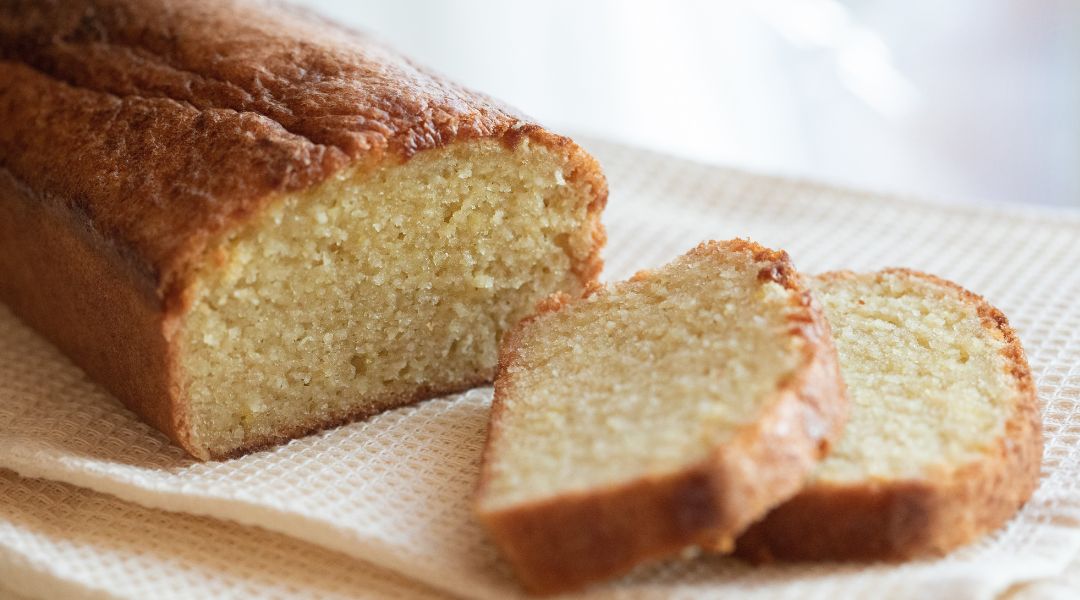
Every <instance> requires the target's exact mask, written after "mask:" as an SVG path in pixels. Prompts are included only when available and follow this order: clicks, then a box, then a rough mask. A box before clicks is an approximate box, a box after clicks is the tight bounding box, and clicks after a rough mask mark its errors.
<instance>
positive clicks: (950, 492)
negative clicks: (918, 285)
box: [736, 269, 1043, 561]
mask: <svg viewBox="0 0 1080 600" xmlns="http://www.w3.org/2000/svg"><path fill="white" fill-rule="evenodd" d="M883 273H901V274H904V275H908V276H911V277H918V278H922V279H925V280H927V281H930V282H932V283H935V284H937V285H940V286H943V287H945V288H948V289H951V290H953V291H954V292H955V293H956V294H957V295H958V296H959V297H960V298H961V299H962V300H963V301H965V302H968V303H970V304H972V305H974V306H975V307H976V308H977V310H978V314H979V316H980V317H981V319H982V322H983V326H984V327H985V328H986V329H988V330H992V331H996V332H999V334H1000V335H1001V337H1002V339H1003V340H1005V342H1006V343H1007V346H1006V347H1005V348H1004V349H1003V350H1002V353H1003V354H1004V355H1005V358H1006V360H1007V363H1006V364H1007V365H1008V366H1007V368H1008V370H1009V375H1010V377H1012V378H1013V380H1014V381H1015V392H1016V394H1015V405H1014V410H1013V412H1012V415H1011V417H1010V418H1009V419H1008V421H1006V423H1005V432H1004V435H1002V437H1000V438H999V439H998V440H997V441H996V443H995V445H994V447H993V449H992V450H991V451H989V452H988V453H987V455H986V456H985V457H983V458H982V459H981V460H978V461H975V462H972V463H969V464H967V465H963V466H961V467H959V468H957V469H956V470H955V471H953V472H950V473H947V474H944V475H939V474H935V476H934V477H928V478H926V479H918V480H904V481H882V482H870V483H863V484H852V485H842V484H835V483H832V484H830V483H818V484H811V485H809V486H808V487H807V488H805V489H804V490H803V491H801V492H800V493H799V494H798V495H796V496H795V497H794V498H792V499H791V500H789V501H788V502H787V503H785V504H783V505H781V506H779V507H778V508H776V509H774V510H773V511H772V512H770V513H769V514H768V515H767V516H766V517H765V519H764V520H763V521H761V522H759V523H757V524H755V525H754V526H752V527H751V528H750V529H749V530H748V531H747V532H746V533H745V534H744V535H743V536H742V537H740V538H739V540H738V542H737V545H736V553H737V554H739V555H740V556H743V557H745V558H748V559H751V560H754V561H768V560H774V559H779V560H798V561H813V560H851V561H869V560H902V559H907V558H912V557H916V556H923V555H942V554H944V553H946V552H947V551H949V550H951V549H953V548H956V547H958V546H961V545H963V544H966V543H968V542H971V541H972V540H974V539H975V538H977V537H979V536H981V535H983V534H985V533H987V532H989V531H993V530H995V529H997V528H999V527H1001V526H1002V525H1003V524H1004V523H1006V522H1007V521H1008V520H1009V519H1010V518H1012V516H1013V515H1014V514H1015V513H1016V512H1017V511H1018V510H1019V509H1020V507H1021V506H1023V505H1024V503H1025V502H1026V501H1027V500H1028V498H1030V497H1031V494H1032V493H1033V492H1034V490H1035V488H1036V487H1037V486H1038V481H1039V470H1040V464H1041V460H1042V451H1043V439H1042V421H1041V419H1040V416H1039V406H1038V401H1037V399H1036V395H1035V386H1034V384H1033V383H1032V378H1031V371H1030V369H1029V367H1028V363H1027V359H1026V357H1025V355H1024V350H1023V348H1022V347H1021V345H1020V340H1019V338H1018V337H1017V336H1016V333H1015V332H1014V331H1013V330H1012V328H1011V327H1010V326H1009V322H1008V320H1007V319H1006V318H1005V315H1003V314H1002V313H1001V311H999V310H998V309H996V308H994V307H993V306H991V305H990V304H989V303H987V302H986V300H984V299H983V298H982V297H980V296H977V295H975V294H973V293H971V292H969V291H968V290H966V289H964V288H962V287H960V286H958V285H956V284H955V283H952V282H950V281H946V280H944V279H940V278H938V277H935V276H933V275H928V274H925V273H920V272H917V271H912V270H909V269H887V270H885V271H883ZM819 277H821V278H825V279H839V278H851V277H855V275H854V274H852V273H849V272H833V273H826V274H824V275H821V276H819Z"/></svg>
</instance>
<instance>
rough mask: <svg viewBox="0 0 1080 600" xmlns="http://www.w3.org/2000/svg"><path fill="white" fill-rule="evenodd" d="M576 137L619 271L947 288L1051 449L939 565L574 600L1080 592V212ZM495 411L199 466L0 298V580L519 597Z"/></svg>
mask: <svg viewBox="0 0 1080 600" xmlns="http://www.w3.org/2000/svg"><path fill="white" fill-rule="evenodd" d="M583 145H584V146H585V147H586V149H588V150H589V151H590V152H592V153H594V155H595V156H597V158H599V160H600V162H601V164H602V165H603V167H604V169H605V171H606V172H607V175H608V177H609V179H610V184H611V201H610V203H609V205H608V210H607V213H606V215H605V217H604V220H605V222H606V225H607V227H608V232H609V236H610V242H609V248H608V250H607V251H606V253H605V255H606V260H607V265H608V266H607V269H606V271H605V278H606V279H609V280H612V279H619V278H624V277H626V276H628V275H630V274H631V273H633V272H634V271H636V270H638V269H641V268H648V267H656V266H659V265H661V264H663V263H665V262H667V261H668V260H670V259H671V258H672V257H674V256H677V255H679V254H682V253H683V252H685V251H686V250H687V249H688V248H691V247H692V246H694V245H696V244H697V243H698V242H700V241H702V240H706V239H728V238H732V237H750V238H752V239H754V240H755V241H757V242H759V243H761V244H763V245H766V246H769V247H774V248H784V249H786V250H788V252H789V253H790V254H791V256H792V258H793V260H794V262H795V264H796V266H797V267H798V268H799V269H800V270H801V271H803V272H806V273H816V272H822V271H828V270H833V269H841V268H844V269H854V270H872V269H878V268H882V267H887V266H905V267H911V268H915V269H920V270H924V271H928V272H931V273H934V274H936V275H940V276H942V277H945V278H948V279H951V280H953V281H956V282H957V283H960V284H961V285H963V286H965V287H968V288H969V289H972V290H974V291H976V292H978V293H980V294H982V295H984V296H985V297H986V298H987V299H988V300H989V301H990V302H991V303H992V304H994V305H995V306H997V307H999V308H1000V309H1002V310H1003V311H1004V312H1005V313H1006V314H1007V315H1008V316H1009V318H1010V321H1011V323H1012V325H1013V326H1014V327H1015V329H1016V330H1017V331H1018V332H1019V334H1020V337H1021V340H1022V341H1023V343H1024V347H1025V349H1026V350H1027V353H1028V358H1029V360H1030V362H1031V366H1032V371H1033V374H1034V377H1035V381H1036V383H1037V386H1038V391H1039V399H1040V402H1041V404H1042V409H1043V417H1044V424H1045V435H1046V453H1045V456H1044V463H1043V472H1042V481H1041V484H1040V487H1039V489H1038V491H1037V492H1036V493H1035V496H1034V497H1033V498H1032V500H1031V501H1030V502H1029V503H1028V505H1027V506H1026V507H1025V508H1024V509H1023V510H1022V511H1021V513H1020V514H1019V515H1018V517H1017V518H1016V519H1014V520H1013V521H1012V522H1010V524H1009V525H1008V526H1007V527H1006V528H1004V529H1003V530H1001V531H999V532H997V533H995V534H994V535H991V536H988V537H986V538H984V539H982V540H980V541H979V542H977V543H975V544H973V545H971V546H968V547H965V548H962V549H960V550H959V551H956V552H954V553H952V554H950V555H949V556H947V557H945V558H942V559H937V560H927V561H916V562H911V563H905V564H900V565H870V566H857V565H834V564H824V565H773V566H767V567H761V568H753V567H750V566H748V565H746V564H743V563H741V562H738V561H736V560H733V559H728V558H723V557H713V556H699V557H697V558H694V559H692V560H686V561H670V562H666V563H662V564H659V565H653V566H650V567H646V568H642V569H640V570H638V571H636V572H635V573H633V574H631V575H630V576H628V577H625V578H623V579H620V580H618V581H615V582H612V583H610V584H606V585H601V586H598V587H595V588H592V589H590V590H588V591H587V592H585V593H583V594H582V595H581V596H582V597H589V598H608V597H618V598H678V597H686V598H708V597H726V596H728V595H731V596H737V597H743V598H758V597H760V598H800V599H802V598H833V597H875V598H923V597H949V598H958V599H963V598H993V597H997V596H999V595H1001V594H1004V593H1007V592H1008V593H1011V594H1017V595H1018V597H1029V596H1028V594H1029V593H1034V594H1036V596H1031V597H1037V596H1041V593H1039V592H1041V591H1046V590H1049V591H1051V592H1052V591H1054V590H1060V589H1066V590H1067V589H1068V588H1069V587H1070V586H1069V585H1068V582H1069V581H1072V582H1075V581H1080V579H1078V578H1076V577H1074V576H1071V575H1070V573H1071V572H1072V571H1074V570H1076V569H1077V567H1076V564H1074V566H1073V567H1072V569H1070V568H1069V565H1070V563H1073V561H1074V557H1077V556H1078V555H1080V300H1077V299H1078V298H1080V268H1078V265H1080V213H1076V214H1073V213H1066V212H1044V211H1036V210H1027V209H1017V208H1009V209H992V208H986V207H970V206H948V205H937V204H927V203H923V202H919V201H914V200H910V199H902V198H894V197H886V196H880V195H874V194H867V193H861V192H851V191H845V190H839V189H835V188H832V187H827V186H822V185H818V184H812V183H807V182H800V181H793V180H787V179H780V178H772V177H764V176H760V175H750V174H746V173H741V172H736V171H731V170H726V169H720V168H716V167H710V166H705V165H699V164H695V163H691V162H687V161H683V160H680V159H675V158H671V157H667V156H662V155H658V154H653V153H650V152H646V151H642V150H638V149H633V148H628V147H625V146H620V145H615V144H611V143H605V142H600V141H590V140H583ZM490 402H491V390H490V389H489V388H480V389H476V390H472V391H470V392H467V393H464V394H459V395H455V396H450V397H446V398H441V399H437V400H433V401H429V402H425V403H422V404H419V405H416V406H412V407H407V408H403V409H399V410H395V411H392V412H389V413H385V414H383V415H380V416H378V417H375V418H372V419H369V420H367V421H364V422H360V423H354V424H352V425H348V426H344V427H341V428H338V429H335V430H332V431H328V432H325V433H322V434H318V435H314V436H310V437H307V438H304V439H300V440H295V441H293V442H291V443H289V444H287V445H285V446H282V447H279V448H276V449H273V450H269V451H265V452H259V453H256V454H251V455H248V456H245V457H242V458H239V459H235V460H229V461H223V462H210V463H200V462H196V461H193V460H191V459H189V458H187V457H186V455H185V454H184V453H183V452H182V451H180V450H179V449H177V448H175V447H172V446H171V445H170V444H169V442H168V441H167V440H166V439H165V438H164V437H163V436H161V435H160V434H158V433H157V432H155V431H154V430H153V429H151V428H149V427H148V426H146V425H143V424H142V423H141V422H139V421H138V420H137V419H136V418H135V417H134V416H133V415H132V414H131V413H130V412H128V411H127V410H126V409H124V408H123V407H122V406H120V405H119V404H118V403H117V402H116V401H115V400H114V399H112V398H111V397H110V396H109V395H108V394H107V393H105V392H104V391H102V390H101V389H100V388H98V387H97V386H96V385H94V384H93V383H92V382H91V381H89V380H88V379H87V378H86V377H85V375H83V374H82V372H81V371H80V370H79V369H77V368H76V367H74V366H72V365H71V364H70V363H69V362H68V361H67V360H66V359H65V358H64V357H63V356H62V355H61V354H60V353H59V352H58V351H57V350H56V349H55V348H53V347H52V346H51V345H50V344H48V343H47V342H45V341H44V340H42V339H41V338H40V337H39V336H37V335H36V334H35V333H34V332H33V331H32V330H30V329H29V328H28V327H26V326H25V325H23V324H22V323H21V322H20V321H19V320H18V319H17V318H16V317H14V316H13V315H12V314H11V313H10V312H9V311H8V310H7V309H6V308H5V307H3V306H2V305H0V469H2V470H0V586H3V587H5V588H8V589H9V590H10V591H12V592H14V593H17V594H21V595H23V596H28V597H117V598H147V597H154V598H187V597H215V598H230V597H236V598H239V597H244V598H256V597H282V598H290V597H335V596H342V597H348V596H354V597H374V598H397V597H401V598H406V597H408V598H414V597H419V598H424V597H439V596H441V595H454V596H461V597H470V598H474V597H475V598H510V597H515V596H517V595H520V594H521V591H520V589H519V588H518V586H517V585H516V583H515V582H514V580H513V578H512V576H511V575H510V573H509V571H508V569H507V567H506V566H505V565H504V564H503V563H502V562H501V560H500V559H499V557H498V555H497V553H496V551H495V549H494V548H493V546H492V545H491V544H490V543H489V542H488V541H487V540H486V538H485V536H484V534H483V532H482V531H481V530H480V528H479V526H478V525H477V524H476V523H475V521H474V520H473V518H472V515H471V512H470V498H471V495H472V491H473V487H474V485H475V481H476V476H477V470H478V466H479V458H480V451H481V447H482V444H483V441H484V432H485V427H486V424H487V413H488V409H489V406H490ZM46 480H47V481H46ZM1028 582H1037V583H1032V584H1030V585H1029V584H1028ZM1063 582H1064V583H1063Z"/></svg>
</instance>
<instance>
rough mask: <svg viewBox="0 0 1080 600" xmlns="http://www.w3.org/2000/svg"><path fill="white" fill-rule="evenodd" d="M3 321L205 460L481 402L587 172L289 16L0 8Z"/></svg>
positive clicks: (375, 53)
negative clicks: (404, 409) (396, 415)
mask: <svg viewBox="0 0 1080 600" xmlns="http://www.w3.org/2000/svg"><path fill="white" fill-rule="evenodd" d="M0 120H2V122H3V124H4V125H3V127H0V300H2V301H3V302H5V303H6V304H7V305H8V306H10V307H11V309H12V310H13V311H14V312H15V313H16V314H18V315H19V316H21V317H22V318H23V319H24V320H25V321H26V322H28V323H29V324H31V325H32V326H33V327H35V328H37V329H38V330H39V331H40V332H41V333H42V334H44V335H45V336H47V337H48V338H49V339H51V340H52V341H53V342H54V343H55V344H56V345H57V346H59V347H60V349H61V350H63V351H64V352H65V353H66V354H67V355H68V356H69V357H70V358H71V359H72V360H73V361H74V362H75V363H76V364H78V365H79V366H81V367H82V368H83V369H84V370H85V371H86V372H87V373H88V374H89V375H90V376H91V377H93V378H94V379H96V380H97V381H99V382H100V383H101V384H102V385H104V386H105V387H106V388H107V389H109V390H110V391H111V392H112V393H113V394H115V395H116V396H117V397H118V398H120V399H121V400H122V401H123V402H124V403H126V404H127V406H129V407H130V408H131V409H132V410H134V411H135V412H137V413H138V414H140V415H141V416H142V417H144V418H145V419H146V420H147V421H148V422H150V423H151V424H153V425H154V426H156V427H157V428H158V429H160V430H161V431H163V432H165V433H166V434H168V435H169V436H170V437H171V438H172V439H173V440H175V442H176V443H177V444H179V445H180V446H182V447H183V448H185V449H186V450H187V451H188V452H190V453H191V454H192V455H194V456H196V457H199V458H203V459H207V458H218V457H227V456H232V455H236V454H238V453H242V452H245V451H249V450H252V449H255V448H259V447H263V446H266V445H269V444H274V443H278V442H281V441H283V440H286V439H289V438H292V437H295V436H299V435H303V434H305V433H308V432H312V431H315V430H318V429H321V428H325V427H328V426H331V425H334V424H338V423H341V422H344V421H347V420H350V419H355V418H358V417H363V416H366V415H370V414H372V413H375V412H378V411H381V410H384V409H387V408H389V407H394V406H398V405H401V404H404V403H408V402H413V401H416V400H420V399H423V398H427V397H431V396H435V395H439V394H444V393H448V392H452V391H456V390H461V389H464V388H468V387H471V386H474V385H476V384H480V383H483V382H487V381H490V380H491V379H492V377H493V375H494V372H495V366H496V361H497V347H498V346H497V343H498V340H499V339H500V337H501V336H502V334H503V333H504V332H505V331H506V330H507V329H508V328H510V327H511V326H512V325H514V324H515V323H517V322H518V321H519V320H520V319H521V318H522V317H523V316H525V315H526V313H528V312H530V311H531V310H532V308H533V307H534V306H535V305H536V303H537V302H538V301H539V300H541V299H542V298H544V297H546V296H547V295H549V294H551V293H553V292H556V291H562V292H565V293H567V294H571V295H573V294H580V293H581V291H582V290H583V289H584V288H585V287H586V286H587V285H588V284H589V283H590V282H592V281H593V280H595V278H596V276H597V274H598V271H599V270H600V259H599V250H600V248H601V246H602V244H603V241H604V234H603V230H602V228H601V225H600V221H599V216H600V211H601V210H602V208H603V206H604V203H605V200H606V194H607V192H606V186H605V182H604V179H603V176H602V174H601V172H600V170H599V168H598V166H597V163H596V162H595V161H594V160H593V159H592V158H590V157H589V156H588V155H587V154H585V153H584V152H583V151H582V150H581V149H580V148H579V147H578V146H576V145H575V144H574V143H573V142H572V141H570V140H569V139H567V138H565V137H560V136H558V135H555V134H553V133H550V132H548V131H546V130H544V129H542V128H541V127H539V126H537V125H535V124H533V123H531V122H529V121H528V120H526V119H525V118H524V117H521V116H519V115H518V114H516V113H515V112H513V111H511V110H510V109H508V108H506V107H503V106H501V105H499V104H497V103H496V102H494V101H493V100H491V99H489V98H487V97H485V96H482V95H479V94H476V93H474V92H471V91H469V90H466V89H464V88H462V87H459V86H458V85H455V84H453V83H451V82H449V81H446V80H445V79H443V78H441V77H439V76H437V75H434V74H432V73H431V72H429V71H427V70H425V69H423V68H422V67H419V66H417V65H415V64H413V63H412V62H410V61H409V60H407V59H405V58H403V57H401V56H399V55H398V54H395V53H394V52H392V51H391V50H388V49H386V48H385V47H383V46H381V45H379V44H378V43H376V42H373V41H372V40H370V39H368V38H366V37H364V36H363V35H360V34H357V33H354V32H352V31H349V30H346V29H344V28H341V27H339V26H336V25H333V24H330V23H327V22H324V21H322V20H320V19H319V18H318V17H315V16H312V15H310V14H307V13H304V12H299V11H298V10H297V9H290V8H289V7H288V6H287V5H282V4H278V3H272V4H266V3H260V2H254V1H250V2H249V1H241V0H122V1H121V0H65V1H63V2H55V1H49V2H39V1H36V0H27V1H20V0H12V1H8V2H3V3H0Z"/></svg>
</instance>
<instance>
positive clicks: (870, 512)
mask: <svg viewBox="0 0 1080 600" xmlns="http://www.w3.org/2000/svg"><path fill="white" fill-rule="evenodd" d="M811 287H812V288H813V290H814V293H815V295H816V297H817V298H818V299H819V301H820V302H821V303H822V305H823V307H824V310H825V314H826V316H827V317H828V319H829V322H830V324H831V326H832V331H833V336H834V340H835V343H836V348H837V351H838V352H839V355H840V365H841V371H842V373H843V376H844V379H845V380H846V382H847V385H848V390H849V394H850V396H851V403H852V411H851V417H850V420H849V422H848V424H847V427H846V429H845V431H844V434H843V437H842V438H841V439H840V442H839V444H837V446H836V448H835V449H834V450H833V452H832V453H831V454H830V455H829V456H828V458H826V459H825V460H824V461H823V462H822V463H821V464H820V465H819V466H818V467H817V469H816V470H815V472H814V476H813V479H812V480H811V482H810V484H809V485H808V486H807V488H806V489H804V490H803V491H802V492H800V494H799V495H797V496H796V497H795V498H793V499H792V500H791V501H789V502H788V503H786V504H784V505H782V506H781V507H779V508H777V509H776V510H774V511H773V512H772V513H770V514H769V516H768V517H767V518H766V519H765V520H764V521H763V522H762V523H759V524H757V525H755V526H754V528H753V529H752V530H751V531H750V532H748V533H747V534H746V536H744V538H743V539H741V540H740V541H739V546H740V553H742V554H744V555H747V556H749V557H751V558H761V559H768V558H781V559H784V558H787V559H803V560H830V559H867V560H870V559H883V558H884V559H900V558H908V557H911V556H917V555H921V554H940V553H943V552H945V551H948V550H950V549H952V548H953V547H955V546H957V545H960V544H963V543H965V542H968V541H971V540H972V539H973V538H974V537H976V536H978V535H980V534H983V533H986V532H988V531H990V530H992V529H995V528H997V527H999V526H1000V525H1001V524H1002V523H1004V522H1005V521H1006V520H1007V519H1009V518H1010V517H1011V516H1012V515H1013V514H1014V513H1015V512H1016V510H1018V509H1019V508H1020V506H1021V505H1022V504H1023V503H1024V502H1025V501H1026V500H1027V498H1028V497H1029V496H1030V495H1031V493H1032V491H1033V490H1034V488H1035V486H1036V485H1037V482H1038V477H1039V464H1040V461H1041V456H1042V435H1041V425H1040V423H1041V421H1040V419H1039V413H1038V405H1037V402H1036V399H1035V393H1034V387H1033V385H1032V381H1031V375H1030V371H1029V368H1028V365H1027V361H1026V359H1025V357H1024V353H1023V350H1022V348H1021V346H1020V343H1019V340H1018V339H1017V337H1016V335H1015V333H1014V332H1013V331H1012V329H1011V328H1010V327H1009V325H1008V322H1007V320H1006V319H1005V317H1004V315H1002V314H1001V313H1000V312H999V311H998V310H997V309H995V308H993V307H992V306H990V305H989V304H987V303H986V301H985V300H983V299H982V298H980V297H978V296H975V295H974V294H971V293H970V292H967V291H965V290H963V289H962V288H960V287H959V286H956V285H954V284H952V283H949V282H946V281H944V280H941V279H938V278H936V277H933V276H929V275H925V274H922V273H918V272H914V271H909V270H901V269H895V270H886V271H882V272H878V273H870V274H858V275H856V274H852V273H846V272H841V273H831V274H826V275H822V276H820V277H817V278H813V279H812V280H811Z"/></svg>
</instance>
